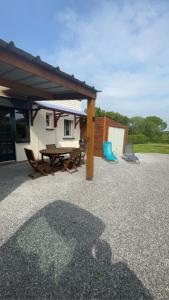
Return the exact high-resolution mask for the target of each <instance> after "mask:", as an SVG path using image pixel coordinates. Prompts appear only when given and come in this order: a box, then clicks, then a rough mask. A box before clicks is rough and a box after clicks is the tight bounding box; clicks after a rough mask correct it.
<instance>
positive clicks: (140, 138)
mask: <svg viewBox="0 0 169 300" xmlns="http://www.w3.org/2000/svg"><path fill="white" fill-rule="evenodd" d="M128 140H129V143H133V144H145V143H147V142H148V141H149V139H148V138H147V137H146V136H145V135H144V134H135V135H129V136H128Z"/></svg>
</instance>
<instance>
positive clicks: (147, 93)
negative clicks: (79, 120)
mask: <svg viewBox="0 0 169 300" xmlns="http://www.w3.org/2000/svg"><path fill="white" fill-rule="evenodd" d="M0 7H1V12H3V13H1V18H0V37H1V38H2V39H5V40H7V41H10V40H13V41H14V42H15V44H16V46H18V47H20V48H23V49H25V50H27V51H29V52H31V53H33V54H34V55H40V56H41V58H42V59H44V60H46V61H48V62H49V63H52V64H54V65H56V66H57V65H58V66H60V68H61V69H63V70H64V71H66V72H68V73H70V74H75V76H76V77H78V78H80V79H82V80H85V81H86V82H87V83H89V84H91V85H94V86H95V87H96V88H98V89H99V90H102V93H100V94H99V95H98V99H97V106H100V107H102V108H103V109H107V110H113V111H118V112H120V113H123V114H127V115H129V116H133V115H142V116H145V115H153V114H155V115H159V116H161V117H162V118H164V119H165V120H166V121H167V122H168V123H169V1H168V0H158V1H156V0H153V1H151V0H142V1H134V0H133V1H130V0H124V1H122V0H116V1H115V0H110V1H109V0H103V1H102V0H100V1H98V0H97V1H96V0H86V1H81V0H76V1H75V0H67V1H66V0H62V1H59V0H27V1H26V0H18V1H17V0H12V1H6V2H5V1H2V0H0Z"/></svg>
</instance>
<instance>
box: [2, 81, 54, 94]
mask: <svg viewBox="0 0 169 300" xmlns="http://www.w3.org/2000/svg"><path fill="white" fill-rule="evenodd" d="M0 85H3V86H5V87H8V88H11V89H12V90H13V91H15V92H20V93H23V94H26V95H27V96H37V97H41V98H43V99H54V95H53V94H52V93H49V92H46V91H42V90H39V89H35V88H33V87H31V86H29V85H26V84H23V83H19V82H18V81H14V80H9V79H5V78H2V77H0Z"/></svg>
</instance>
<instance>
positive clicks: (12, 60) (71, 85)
mask: <svg viewBox="0 0 169 300" xmlns="http://www.w3.org/2000/svg"><path fill="white" fill-rule="evenodd" d="M0 62H3V63H6V64H8V65H11V66H13V67H16V68H19V69H20V70H24V71H26V72H29V73H31V75H35V76H40V77H41V78H44V79H46V80H49V81H52V82H53V83H55V84H57V85H61V86H63V87H65V88H67V89H71V90H72V91H74V92H77V93H79V94H82V95H84V98H96V92H95V91H93V90H92V89H90V88H87V87H85V86H83V85H82V83H80V82H79V83H78V82H74V81H73V80H72V81H71V79H70V78H69V77H68V78H65V77H64V75H61V74H57V73H56V72H55V71H52V70H51V71H49V70H48V69H47V68H45V67H43V66H41V65H39V64H38V63H36V62H35V61H28V60H27V59H25V58H23V57H22V56H21V55H19V54H16V53H12V52H11V50H10V49H4V48H0Z"/></svg>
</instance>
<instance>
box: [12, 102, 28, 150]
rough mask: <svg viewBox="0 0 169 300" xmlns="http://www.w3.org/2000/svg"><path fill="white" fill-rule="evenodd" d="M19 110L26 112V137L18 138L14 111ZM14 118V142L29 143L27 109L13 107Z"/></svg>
mask: <svg viewBox="0 0 169 300" xmlns="http://www.w3.org/2000/svg"><path fill="white" fill-rule="evenodd" d="M17 111H19V112H21V113H24V114H26V137H25V138H19V137H18V135H17V120H16V112H17ZM14 120H15V142H16V143H18V144H19V143H30V113H29V110H28V109H22V108H21V109H20V108H15V109H14Z"/></svg>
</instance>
